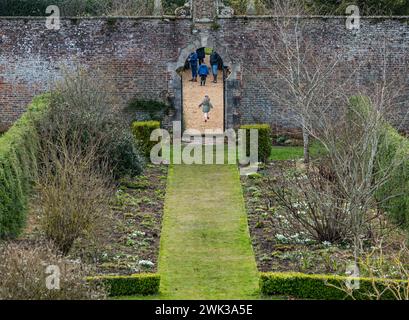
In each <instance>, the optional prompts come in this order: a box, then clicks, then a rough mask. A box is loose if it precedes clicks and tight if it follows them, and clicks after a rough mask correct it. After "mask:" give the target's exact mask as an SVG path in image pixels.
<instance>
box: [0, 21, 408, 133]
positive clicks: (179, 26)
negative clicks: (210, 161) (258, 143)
mask: <svg viewBox="0 0 409 320" xmlns="http://www.w3.org/2000/svg"><path fill="white" fill-rule="evenodd" d="M274 21H275V20H274V19H273V18H271V17H233V18H221V19H218V24H219V25H220V28H218V29H217V30H216V29H215V28H214V25H212V24H210V23H209V24H207V25H206V24H205V23H204V24H201V25H200V26H199V25H192V20H190V19H187V18H186V19H185V18H172V17H165V18H152V17H145V18H117V19H112V18H95V19H93V18H81V19H63V21H62V25H61V30H59V31H51V30H47V29H46V28H45V20H44V19H34V18H0V124H3V125H4V124H11V123H12V122H13V121H15V120H16V119H17V118H18V117H19V116H20V115H21V114H22V112H24V110H25V108H26V105H27V104H28V103H29V101H30V100H31V98H32V97H33V96H34V95H36V94H39V93H41V92H45V91H47V90H49V89H50V88H51V87H52V83H53V82H54V81H55V80H56V79H58V78H59V77H60V75H61V71H62V69H63V68H68V69H69V68H73V67H74V66H75V65H76V64H81V65H84V66H87V67H89V68H97V69H100V70H102V71H103V72H105V73H106V75H107V77H108V78H109V80H111V82H112V83H113V84H114V85H115V87H116V90H115V91H116V94H117V95H118V98H119V101H120V104H121V105H125V104H126V103H127V101H129V100H130V99H131V98H132V97H135V96H138V97H141V98H150V99H158V100H162V101H165V102H171V103H174V104H175V105H176V109H177V112H178V105H180V97H179V94H180V92H179V90H180V79H179V78H178V75H177V73H176V69H177V68H178V67H181V66H182V65H183V61H184V59H186V57H187V54H188V52H189V51H190V50H191V48H193V47H195V48H197V47H200V46H204V45H206V46H209V47H214V48H216V50H217V51H218V52H219V53H220V54H221V56H222V57H223V59H224V61H225V62H226V64H227V65H229V67H230V68H231V69H232V70H234V72H233V73H232V76H230V77H229V78H228V80H227V84H226V90H227V92H226V108H227V113H226V114H227V118H226V124H227V126H228V127H230V126H232V125H233V124H239V123H251V122H269V123H272V124H275V125H276V126H283V127H291V126H293V122H292V121H291V115H289V114H288V112H286V111H285V110H284V109H283V108H281V107H280V106H278V105H276V104H275V103H274V102H273V101H272V99H271V97H270V96H269V94H268V92H267V91H266V90H264V89H263V86H261V85H260V81H262V82H263V83H266V84H268V83H269V82H271V81H274V76H273V73H272V68H271V66H270V65H269V63H268V60H266V58H265V49H264V45H265V44H266V43H267V44H269V43H274V41H275V40H274V34H275V32H274ZM304 23H306V25H307V29H308V34H309V35H310V36H311V39H313V40H314V41H315V43H316V45H317V48H319V50H323V51H325V50H327V51H331V50H344V51H345V52H347V53H348V56H349V57H350V58H351V59H359V58H360V57H363V56H367V55H370V56H374V60H373V61H374V63H373V64H372V65H371V66H368V67H367V69H364V70H363V71H362V72H361V74H362V77H363V79H362V80H363V81H365V80H366V81H374V80H376V78H375V77H374V74H375V73H374V72H373V70H374V69H376V67H377V63H376V61H377V60H376V55H377V51H376V50H375V49H376V48H377V47H379V46H381V45H382V44H383V42H384V39H385V38H386V39H387V41H388V44H389V47H390V48H391V50H392V51H393V53H394V57H395V60H394V62H393V67H394V68H396V70H397V72H398V71H399V70H400V69H402V68H403V67H404V66H405V65H406V64H407V62H408V61H407V58H408V52H409V50H408V49H409V26H408V25H407V24H406V23H405V22H404V21H401V19H380V18H365V19H362V20H361V23H362V27H361V29H360V30H359V31H354V32H352V31H348V30H346V28H345V21H344V19H342V18H325V19H324V18H308V19H304ZM263 43H264V45H263ZM266 61H267V62H266ZM255 74H256V75H257V77H255V76H254V75H255ZM407 106H408V105H407V104H406V103H405V104H403V105H402V108H401V109H400V110H398V111H399V112H400V113H399V114H400V115H401V117H403V113H405V112H406V109H407ZM177 112H176V114H177ZM179 116H180V115H179ZM408 120H409V119H408ZM406 128H409V122H408V123H406Z"/></svg>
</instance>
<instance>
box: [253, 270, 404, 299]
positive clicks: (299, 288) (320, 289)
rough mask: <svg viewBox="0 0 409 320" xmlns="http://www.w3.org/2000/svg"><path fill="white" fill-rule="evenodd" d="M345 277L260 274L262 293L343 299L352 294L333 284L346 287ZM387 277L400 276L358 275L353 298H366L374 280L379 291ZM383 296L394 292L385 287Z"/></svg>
mask: <svg viewBox="0 0 409 320" xmlns="http://www.w3.org/2000/svg"><path fill="white" fill-rule="evenodd" d="M347 279H348V278H347V277H346V276H338V275H321V274H305V273H298V272H284V273H281V272H267V273H261V274H260V291H261V293H262V294H264V295H286V296H292V297H296V298H300V299H314V300H345V299H348V298H349V299H350V298H351V297H348V295H347V294H346V293H345V292H343V291H342V290H340V289H337V288H335V287H333V286H336V287H338V288H339V287H345V285H344V284H345V281H346V280H347ZM388 281H403V280H386V279H370V278H359V289H357V290H354V298H355V299H357V300H367V299H368V294H370V293H373V292H374V283H375V284H376V287H377V289H378V290H381V291H382V290H383V289H385V288H386V287H385V285H386V283H387V282H388ZM331 285H333V286H331ZM382 299H384V300H393V299H394V295H393V293H392V292H391V291H389V290H386V291H385V293H384V294H383V295H382Z"/></svg>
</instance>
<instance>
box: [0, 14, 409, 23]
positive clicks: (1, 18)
mask: <svg viewBox="0 0 409 320" xmlns="http://www.w3.org/2000/svg"><path fill="white" fill-rule="evenodd" d="M349 17H351V16H348V15H344V16H324V15H305V16H283V15H237V16H232V17H218V18H217V19H218V20H234V19H237V20H239V19H251V20H257V19H261V20H262V19H280V18H291V19H297V18H298V19H346V18H349ZM46 18H47V16H0V20H44V19H46ZM74 19H75V20H108V19H120V20H165V19H169V20H192V17H191V16H185V17H182V16H181V17H179V16H174V15H162V16H89V17H76V16H75V17H61V20H74ZM360 19H361V20H409V16H360ZM212 22H213V21H212Z"/></svg>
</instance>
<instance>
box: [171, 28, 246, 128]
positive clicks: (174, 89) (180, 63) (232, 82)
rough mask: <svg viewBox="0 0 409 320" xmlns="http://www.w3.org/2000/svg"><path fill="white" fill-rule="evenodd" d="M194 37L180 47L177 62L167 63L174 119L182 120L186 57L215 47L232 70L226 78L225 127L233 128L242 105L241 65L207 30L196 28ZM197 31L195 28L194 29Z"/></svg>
mask: <svg viewBox="0 0 409 320" xmlns="http://www.w3.org/2000/svg"><path fill="white" fill-rule="evenodd" d="M196 31H197V32H196V34H195V35H194V39H193V40H192V41H191V42H190V43H189V44H188V45H186V46H185V47H183V48H181V49H179V50H178V51H179V52H178V57H177V60H176V62H169V63H168V64H167V71H168V76H169V78H168V91H169V96H170V97H171V100H172V103H173V107H174V109H175V114H174V118H173V119H172V120H173V121H182V118H183V116H182V112H183V106H182V103H183V102H182V98H183V92H182V79H181V76H180V71H181V70H183V67H184V64H185V61H186V58H187V57H188V56H189V54H190V53H191V52H192V51H194V50H196V49H198V48H202V47H208V48H213V49H215V50H216V51H217V52H218V53H219V55H220V56H221V57H222V59H223V62H224V65H225V66H226V67H227V68H228V69H229V70H230V74H229V76H228V77H227V78H226V79H225V84H224V85H225V87H224V128H225V129H229V128H233V127H234V125H235V122H236V121H235V120H234V115H235V114H237V112H238V109H239V105H240V91H241V90H240V88H241V66H240V63H237V62H235V61H233V60H232V59H231V56H230V54H229V52H228V50H227V49H226V47H225V46H223V45H221V44H220V43H219V42H218V41H216V40H215V39H214V36H211V35H210V34H209V32H208V31H207V30H201V31H199V30H196ZM193 32H195V30H194V31H193Z"/></svg>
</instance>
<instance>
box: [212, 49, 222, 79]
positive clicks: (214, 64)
mask: <svg viewBox="0 0 409 320" xmlns="http://www.w3.org/2000/svg"><path fill="white" fill-rule="evenodd" d="M221 60H222V59H221V58H220V56H219V54H218V53H217V52H216V51H214V50H213V51H212V54H211V55H210V65H211V66H212V73H213V82H214V83H217V73H218V70H219V64H220V61H221Z"/></svg>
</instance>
